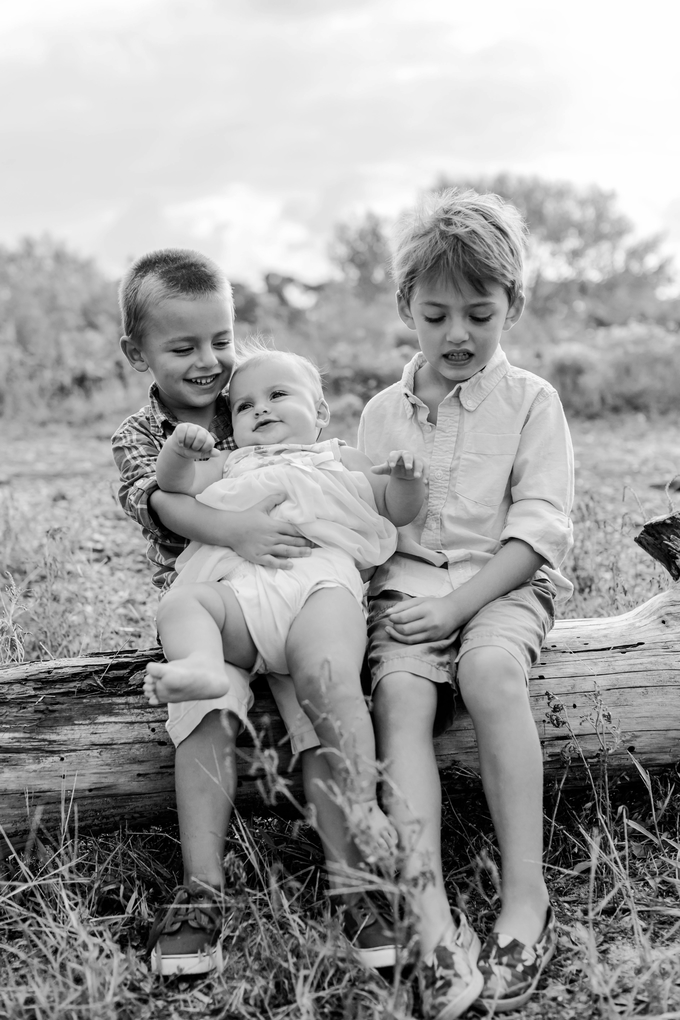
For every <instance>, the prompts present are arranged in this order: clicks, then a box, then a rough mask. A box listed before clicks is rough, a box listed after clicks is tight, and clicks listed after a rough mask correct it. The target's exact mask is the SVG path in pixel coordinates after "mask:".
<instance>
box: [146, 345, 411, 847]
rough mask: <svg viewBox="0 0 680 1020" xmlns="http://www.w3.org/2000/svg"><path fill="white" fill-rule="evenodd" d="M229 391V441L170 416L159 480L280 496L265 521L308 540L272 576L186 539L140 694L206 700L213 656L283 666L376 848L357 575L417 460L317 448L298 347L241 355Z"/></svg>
mask: <svg viewBox="0 0 680 1020" xmlns="http://www.w3.org/2000/svg"><path fill="white" fill-rule="evenodd" d="M229 392H230V404H231V412H232V423H233V430H234V440H235V442H236V445H237V447H238V449H237V450H236V451H234V452H232V453H229V452H228V451H221V452H220V451H217V450H215V449H214V440H213V437H212V436H211V435H210V433H209V432H207V431H206V430H205V429H203V428H201V427H200V426H198V425H195V424H190V423H182V424H180V425H179V426H178V427H177V428H176V430H175V432H174V433H173V435H172V436H171V437H170V438H169V439H168V441H167V442H166V444H165V446H164V447H163V449H162V450H161V452H160V454H159V457H158V464H157V481H158V484H159V486H160V488H161V489H164V490H165V491H169V492H182V493H186V494H189V495H194V496H196V498H197V499H198V500H199V501H201V502H203V503H206V504H208V505H210V506H213V507H221V508H223V509H224V510H232V511H233V510H244V509H247V508H249V507H251V506H254V505H255V504H256V503H258V502H260V501H261V500H262V499H263V498H264V497H265V496H266V495H272V494H276V495H280V497H281V501H280V503H279V504H278V505H277V506H276V507H275V508H274V510H273V511H272V516H277V517H279V518H281V519H284V520H286V521H288V522H289V523H293V524H295V525H296V527H297V528H298V529H299V532H300V534H301V535H303V536H304V537H305V538H307V539H309V540H311V541H312V542H314V543H315V545H314V547H313V548H310V550H309V555H308V556H307V557H304V558H300V559H296V560H294V561H292V562H291V566H290V569H287V570H280V569H276V568H273V567H263V566H260V565H259V564H255V563H251V562H249V561H247V560H244V559H242V558H241V557H240V556H239V555H238V554H237V553H235V552H233V551H232V550H230V549H223V548H218V547H216V546H208V545H202V544H200V543H197V542H192V543H191V544H190V545H189V546H188V547H187V549H186V550H185V552H184V553H182V555H181V556H180V557H179V559H178V561H177V569H178V572H179V576H178V578H177V580H176V581H175V583H174V584H173V586H172V588H171V589H170V591H169V592H168V593H167V595H165V596H164V598H163V599H162V601H161V603H160V607H159V612H158V619H157V625H158V631H159V634H160V638H161V641H162V644H163V650H164V652H165V655H166V658H167V660H168V661H167V663H149V664H148V665H147V671H146V679H145V684H144V693H145V695H146V697H147V699H148V700H149V701H150V703H151V704H158V703H159V702H180V701H191V700H197V699H203V698H216V697H219V696H220V695H222V694H224V693H225V692H226V689H227V687H228V684H229V682H228V680H227V678H226V676H225V672H224V668H223V663H224V660H225V658H226V659H227V660H228V661H229V662H231V663H233V664H234V665H237V666H240V667H242V668H245V669H248V670H250V671H251V672H253V673H259V672H268V673H270V674H275V675H276V674H278V675H284V674H289V675H290V676H291V677H292V680H293V683H294V686H295V691H296V694H297V697H298V701H299V702H300V704H301V705H302V706H303V708H304V710H305V712H306V713H307V715H308V716H309V718H310V719H311V721H312V723H313V725H314V728H315V730H316V732H317V735H318V737H319V740H320V742H321V745H322V747H324V748H327V749H330V751H331V753H330V754H329V763H330V770H331V775H332V778H333V781H334V782H335V783H336V784H337V788H338V789H339V790H340V791H341V792H342V793H343V794H345V795H346V796H347V799H348V800H349V802H350V804H351V805H352V807H351V812H352V814H353V815H354V819H355V821H356V823H357V825H358V826H359V827H360V829H361V830H363V831H364V832H367V833H369V834H371V835H372V837H373V838H374V839H375V840H376V844H377V846H378V847H381V848H382V849H385V850H389V849H390V848H392V847H393V845H394V835H393V830H392V826H391V824H390V823H389V822H388V820H387V818H386V817H385V816H384V815H383V813H382V811H380V809H379V807H378V804H377V800H376V769H375V739H374V734H373V727H372V724H371V719H370V716H369V713H368V709H367V706H366V703H365V700H364V697H363V693H362V689H361V682H360V670H361V664H362V660H363V656H364V649H365V643H366V626H365V620H364V612H363V585H362V580H361V575H360V573H359V571H360V570H366V569H369V568H373V567H375V566H377V565H378V564H380V563H384V562H385V561H386V560H387V559H388V558H389V557H390V556H391V555H392V553H393V552H394V550H395V548H396V542H397V532H396V527H399V526H401V525H403V524H407V523H408V522H410V521H411V520H413V518H414V517H415V516H416V514H417V513H418V511H419V509H420V506H421V503H422V502H423V499H424V496H425V491H426V481H425V477H424V470H423V462H422V459H421V458H419V457H413V456H412V455H411V454H410V453H407V452H404V451H395V452H392V453H390V454H389V456H388V457H387V458H386V460H385V461H384V462H383V463H382V464H380V465H379V466H377V467H374V466H373V464H372V462H371V461H370V460H369V459H368V457H366V456H365V455H364V454H362V453H360V452H359V451H358V450H355V449H352V448H350V447H348V446H345V445H344V444H343V443H341V442H339V441H338V440H335V439H331V440H328V441H326V442H318V437H319V433H320V431H321V429H322V428H323V427H324V426H325V425H327V424H328V420H329V409H328V405H327V403H326V401H325V400H324V397H323V392H322V387H321V378H320V376H319V373H318V371H317V369H316V368H315V367H314V365H312V363H311V362H309V361H308V360H307V359H306V358H302V357H300V356H299V355H295V354H288V353H284V352H280V351H271V350H266V351H255V352H254V353H250V354H246V356H245V357H244V358H243V359H242V360H241V361H240V363H239V364H238V365H237V367H236V369H235V371H234V373H233V375H232V378H231V383H230V391H229ZM376 508H377V509H376Z"/></svg>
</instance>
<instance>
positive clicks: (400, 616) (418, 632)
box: [385, 596, 466, 645]
mask: <svg viewBox="0 0 680 1020" xmlns="http://www.w3.org/2000/svg"><path fill="white" fill-rule="evenodd" d="M385 616H386V617H387V618H388V621H389V622H388V624H387V626H386V628H385V629H386V630H387V633H388V634H389V635H390V637H392V638H394V639H395V640H396V641H401V642H402V644H405V645H415V644H420V642H422V641H441V640H443V638H448V637H451V635H452V634H453V633H454V631H456V630H458V628H459V627H461V626H462V625H463V623H465V622H466V621H465V619H463V618H461V619H456V613H455V609H453V607H452V605H451V603H450V602H449V600H448V599H447V598H446V596H444V597H443V598H429V599H426V598H418V599H409V600H408V602H400V603H399V605H398V606H394V607H393V608H392V609H388V610H387V612H386V613H385Z"/></svg>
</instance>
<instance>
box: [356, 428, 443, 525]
mask: <svg viewBox="0 0 680 1020" xmlns="http://www.w3.org/2000/svg"><path fill="white" fill-rule="evenodd" d="M340 456H341V457H342V462H343V464H344V465H345V467H346V468H349V470H350V471H361V472H362V473H363V474H365V475H366V477H367V478H368V480H369V482H370V484H371V488H372V489H373V495H374V497H375V502H376V506H377V507H378V511H379V512H380V513H381V514H382V516H383V517H386V518H387V519H388V520H389V521H391V522H392V524H394V525H396V527H398V528H400V527H401V526H402V525H404V524H409V523H410V522H411V521H412V520H413V518H414V517H416V516H417V515H418V511H419V510H420V508H421V506H422V503H423V500H424V499H425V495H426V493H427V472H426V469H425V463H424V461H423V459H422V457H418V456H416V455H415V454H413V453H410V452H409V451H408V450H393V451H392V452H391V453H390V454H388V456H387V459H386V460H385V461H383V463H382V464H377V465H374V464H373V462H372V461H371V460H370V459H369V458H368V457H367V456H366V454H365V453H361V452H360V451H359V450H355V449H353V448H352V447H349V446H343V447H341V451H340Z"/></svg>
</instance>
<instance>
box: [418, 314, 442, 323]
mask: <svg viewBox="0 0 680 1020" xmlns="http://www.w3.org/2000/svg"><path fill="white" fill-rule="evenodd" d="M423 318H424V319H425V322H443V321H444V316H443V315H424V316H423Z"/></svg>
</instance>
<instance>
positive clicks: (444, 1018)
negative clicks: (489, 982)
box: [432, 967, 484, 1020]
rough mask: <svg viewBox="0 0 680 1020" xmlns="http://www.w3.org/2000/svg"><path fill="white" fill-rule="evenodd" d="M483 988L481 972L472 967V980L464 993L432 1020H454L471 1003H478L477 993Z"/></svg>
mask: <svg viewBox="0 0 680 1020" xmlns="http://www.w3.org/2000/svg"><path fill="white" fill-rule="evenodd" d="M483 987H484V978H483V977H482V972H481V971H479V970H477V968H476V967H474V969H473V974H472V980H471V982H470V984H469V985H468V987H467V988H466V989H465V992H464V993H462V994H461V995H459V996H458V998H457V999H456V1001H455V1002H450V1003H449V1004H448V1005H447V1006H446V1007H445V1008H444V1009H442V1010H441V1011H440V1012H439V1013H437V1015H436V1016H435V1017H432V1020H456V1017H459V1016H461V1015H462V1014H463V1013H465V1011H466V1010H468V1009H469V1008H470V1006H471V1005H472V1003H473V1002H479V1001H480V998H479V993H480V992H481V990H482V988H483Z"/></svg>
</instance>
